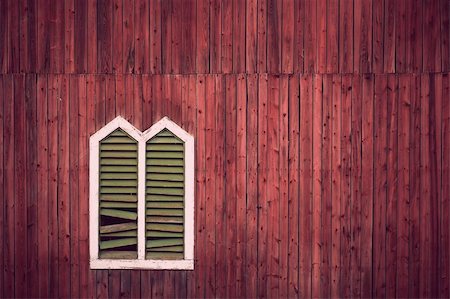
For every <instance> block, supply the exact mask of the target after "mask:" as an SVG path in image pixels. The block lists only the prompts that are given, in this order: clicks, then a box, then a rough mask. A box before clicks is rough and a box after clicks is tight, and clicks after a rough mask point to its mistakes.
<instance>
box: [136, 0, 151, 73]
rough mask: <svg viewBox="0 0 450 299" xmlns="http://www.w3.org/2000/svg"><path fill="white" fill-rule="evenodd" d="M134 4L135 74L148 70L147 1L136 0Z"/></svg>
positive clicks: (148, 11) (148, 18) (148, 22)
mask: <svg viewBox="0 0 450 299" xmlns="http://www.w3.org/2000/svg"><path fill="white" fill-rule="evenodd" d="M134 4H135V9H134V20H135V24H136V26H135V28H134V49H135V61H134V64H135V66H134V70H135V72H136V73H137V74H142V73H148V72H149V71H150V61H149V58H150V57H149V54H150V32H149V26H150V15H149V13H150V10H149V1H147V0H137V1H135V3H134Z"/></svg>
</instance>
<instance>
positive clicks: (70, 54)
mask: <svg viewBox="0 0 450 299" xmlns="http://www.w3.org/2000/svg"><path fill="white" fill-rule="evenodd" d="M64 26H65V35H64V71H65V73H74V72H75V2H74V0H67V1H66V2H65V7H64Z"/></svg>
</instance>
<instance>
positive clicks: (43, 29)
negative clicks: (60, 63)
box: [2, 0, 50, 73]
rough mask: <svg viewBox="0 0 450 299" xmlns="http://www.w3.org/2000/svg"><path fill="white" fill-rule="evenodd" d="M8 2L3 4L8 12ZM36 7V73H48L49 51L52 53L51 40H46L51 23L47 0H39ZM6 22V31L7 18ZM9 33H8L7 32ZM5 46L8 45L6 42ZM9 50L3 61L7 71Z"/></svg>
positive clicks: (6, 50)
mask: <svg viewBox="0 0 450 299" xmlns="http://www.w3.org/2000/svg"><path fill="white" fill-rule="evenodd" d="M6 3H7V2H6V1H4V2H2V4H3V5H4V11H7V10H6ZM36 3H37V7H36V18H37V20H36V28H37V29H36V30H37V35H36V36H37V49H36V71H37V72H41V73H43V72H47V71H48V67H49V51H50V40H49V38H45V35H46V34H47V32H48V30H49V29H48V26H49V22H48V20H47V18H48V17H47V14H48V9H47V8H46V6H45V3H46V0H37V1H36ZM2 19H4V20H5V23H4V27H3V26H2V27H3V28H5V30H6V28H7V24H8V23H7V22H6V20H7V18H6V17H5V18H2ZM6 32H7V31H6ZM6 32H5V38H6V37H7V33H6ZM4 44H5V46H6V45H8V44H7V43H6V42H5V43H4ZM8 51H9V48H8V49H5V51H4V55H3V57H4V59H3V69H4V70H6V67H7V64H8V57H7V55H8Z"/></svg>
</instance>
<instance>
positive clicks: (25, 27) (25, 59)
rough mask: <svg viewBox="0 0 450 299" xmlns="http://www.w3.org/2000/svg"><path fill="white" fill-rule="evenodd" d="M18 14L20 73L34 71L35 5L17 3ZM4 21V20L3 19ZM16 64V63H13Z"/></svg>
mask: <svg viewBox="0 0 450 299" xmlns="http://www.w3.org/2000/svg"><path fill="white" fill-rule="evenodd" d="M19 14H20V25H19V30H20V41H19V43H20V48H19V56H20V61H19V63H20V68H19V69H20V71H21V72H35V71H36V50H35V49H36V33H37V30H36V28H37V26H36V16H37V11H36V3H35V1H33V0H22V1H20V2H19ZM5 19H6V18H5ZM15 63H17V62H15Z"/></svg>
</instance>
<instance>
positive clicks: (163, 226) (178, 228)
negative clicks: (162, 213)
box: [145, 223, 184, 232]
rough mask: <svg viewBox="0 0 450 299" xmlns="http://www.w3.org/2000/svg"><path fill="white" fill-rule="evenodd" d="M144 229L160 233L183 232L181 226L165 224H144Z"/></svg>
mask: <svg viewBox="0 0 450 299" xmlns="http://www.w3.org/2000/svg"><path fill="white" fill-rule="evenodd" d="M145 228H146V229H147V230H157V231H162V232H182V231H183V230H184V228H183V225H178V224H165V223H150V224H146V225H145Z"/></svg>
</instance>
